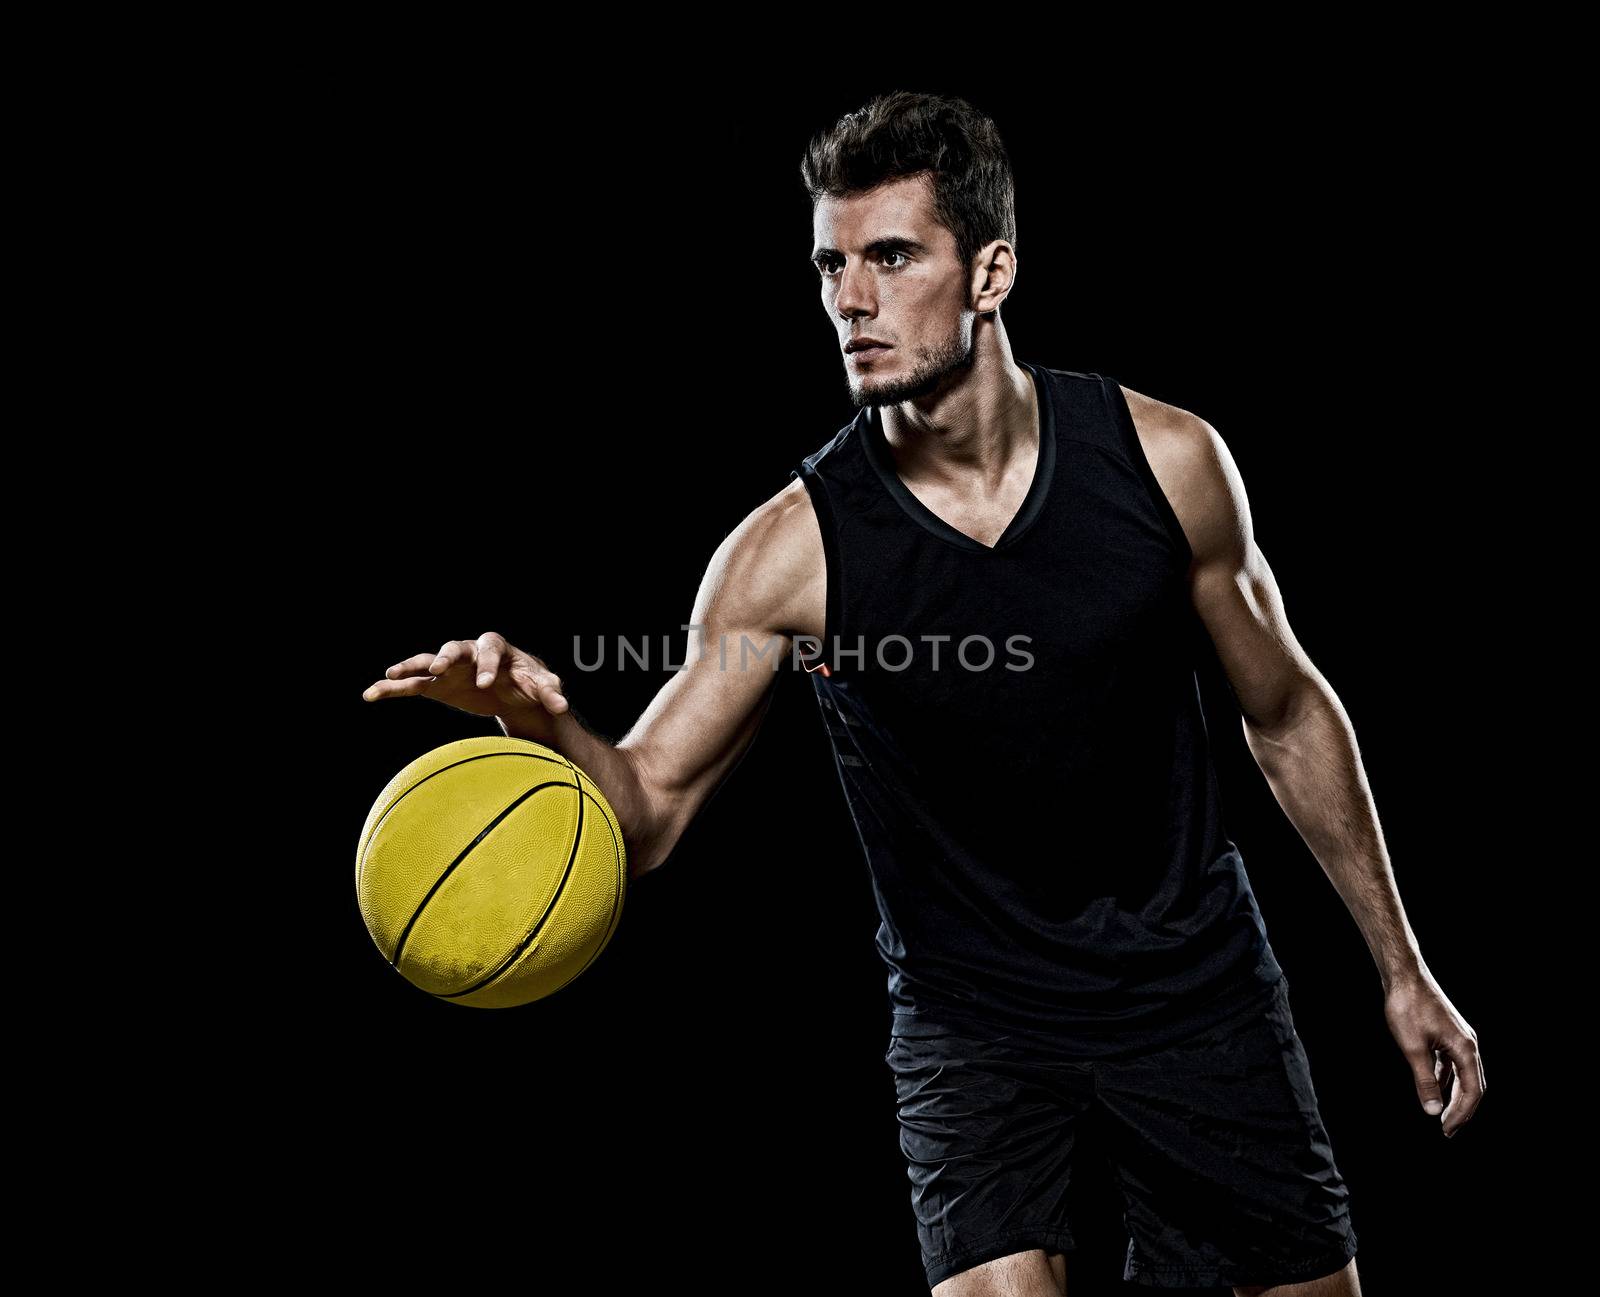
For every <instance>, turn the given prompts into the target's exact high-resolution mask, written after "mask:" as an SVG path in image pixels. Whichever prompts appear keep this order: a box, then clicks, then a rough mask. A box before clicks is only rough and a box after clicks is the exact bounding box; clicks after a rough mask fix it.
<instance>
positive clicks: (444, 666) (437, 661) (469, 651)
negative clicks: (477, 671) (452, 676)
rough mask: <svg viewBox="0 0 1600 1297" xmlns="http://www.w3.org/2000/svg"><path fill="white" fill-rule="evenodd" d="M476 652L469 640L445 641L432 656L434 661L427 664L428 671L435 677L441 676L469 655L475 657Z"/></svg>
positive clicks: (475, 646) (474, 646)
mask: <svg viewBox="0 0 1600 1297" xmlns="http://www.w3.org/2000/svg"><path fill="white" fill-rule="evenodd" d="M476 652H477V645H475V644H474V643H473V642H472V641H471V640H464V639H447V640H446V641H445V642H444V643H443V645H441V646H440V648H439V651H438V653H436V654H435V655H434V659H433V661H432V663H430V664H429V666H428V670H430V671H432V672H433V674H434V675H436V676H442V675H443V674H444V673H445V672H446V671H448V670H449V669H450V668H451V667H453V666H455V664H456V663H457V662H460V661H462V660H463V659H464V658H466V657H468V656H469V655H475V654H476Z"/></svg>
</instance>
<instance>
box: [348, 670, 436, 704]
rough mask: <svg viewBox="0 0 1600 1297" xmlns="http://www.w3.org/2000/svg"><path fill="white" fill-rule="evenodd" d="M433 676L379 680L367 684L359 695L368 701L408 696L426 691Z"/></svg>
mask: <svg viewBox="0 0 1600 1297" xmlns="http://www.w3.org/2000/svg"><path fill="white" fill-rule="evenodd" d="M436 678H437V677H435V676H407V677H406V678H405V679H404V680H379V681H378V682H377V683H375V684H370V685H368V686H367V689H366V692H365V693H363V694H362V695H361V696H362V697H363V698H364V699H366V700H367V701H368V702H369V703H373V702H378V701H379V700H381V699H384V698H408V697H410V696H411V695H413V694H423V693H427V692H428V691H429V690H430V689H431V688H432V687H433V682H434V680H435V679H436Z"/></svg>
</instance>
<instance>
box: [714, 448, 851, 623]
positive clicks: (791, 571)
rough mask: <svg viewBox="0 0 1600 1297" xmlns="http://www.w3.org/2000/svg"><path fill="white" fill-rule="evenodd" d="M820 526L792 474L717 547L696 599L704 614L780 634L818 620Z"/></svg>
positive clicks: (821, 573)
mask: <svg viewBox="0 0 1600 1297" xmlns="http://www.w3.org/2000/svg"><path fill="white" fill-rule="evenodd" d="M824 564H825V556H824V554H823V548H822V531H821V527H820V524H819V522H818V520H817V517H816V513H815V511H814V509H813V507H812V503H811V498H810V494H809V492H808V491H807V489H806V486H805V483H804V482H803V481H802V480H801V479H800V478H798V477H796V478H792V479H790V481H789V482H788V484H787V485H785V486H784V487H783V488H782V489H780V490H778V491H776V492H774V493H773V494H772V495H771V496H769V497H768V498H767V499H766V500H764V501H762V503H760V504H759V505H757V506H756V507H755V508H754V509H752V510H751V511H750V512H749V513H748V514H746V515H745V517H744V518H743V519H742V520H741V521H740V522H739V524H738V525H737V526H736V527H734V529H733V530H732V531H731V532H729V533H728V535H727V536H726V537H725V538H724V539H723V541H722V543H721V544H720V545H718V546H717V550H716V553H715V554H714V555H713V556H712V559H711V563H710V565H709V566H708V568H707V570H706V579H705V583H704V586H703V588H702V591H701V601H700V603H699V604H697V618H696V619H697V620H699V612H700V611H701V610H702V609H703V611H704V612H705V614H706V615H707V616H708V617H713V618H715V619H716V620H719V621H725V622H728V623H734V624H738V625H741V626H755V627H760V628H761V629H764V630H774V631H780V632H783V633H786V634H789V633H794V632H795V631H800V632H802V633H805V634H811V633H813V629H812V628H813V627H814V626H818V625H820V622H821V611H820V610H821V607H822V603H821V600H822V596H823V593H824V590H825V587H824V585H823V582H824V581H825V579H826V570H825V566H824Z"/></svg>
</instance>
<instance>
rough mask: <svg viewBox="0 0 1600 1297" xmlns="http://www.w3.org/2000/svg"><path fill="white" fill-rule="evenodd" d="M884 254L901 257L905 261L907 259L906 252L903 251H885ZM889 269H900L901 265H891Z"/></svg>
mask: <svg viewBox="0 0 1600 1297" xmlns="http://www.w3.org/2000/svg"><path fill="white" fill-rule="evenodd" d="M883 255H884V256H885V257H899V258H900V259H901V261H902V262H904V261H905V260H906V254H905V253H903V252H885V253H884V254H883ZM889 269H890V270H899V269H900V267H899V266H890V267H889Z"/></svg>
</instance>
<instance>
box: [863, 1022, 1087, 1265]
mask: <svg viewBox="0 0 1600 1297" xmlns="http://www.w3.org/2000/svg"><path fill="white" fill-rule="evenodd" d="M885 1057H886V1060H887V1062H888V1064H889V1067H890V1070H891V1071H892V1072H893V1073H894V1083H895V1107H896V1113H897V1116H898V1121H899V1131H900V1150H901V1153H902V1154H903V1155H904V1157H905V1162H906V1169H907V1174H908V1175H909V1177H910V1181H911V1205H912V1209H913V1212H914V1214H915V1217H916V1226H917V1241H918V1245H919V1247H920V1249H921V1252H922V1262H923V1268H924V1270H925V1271H926V1273H927V1277H928V1285H929V1287H930V1288H932V1287H934V1286H935V1285H937V1284H939V1283H941V1282H943V1281H944V1280H946V1279H948V1278H950V1277H951V1276H952V1275H955V1274H959V1273H961V1272H962V1271H964V1270H968V1269H971V1268H972V1267H975V1266H978V1265H980V1264H982V1263H984V1262H987V1261H992V1260H994V1259H996V1258H999V1257H1003V1256H1008V1255H1010V1254H1012V1253H1017V1252H1023V1251H1028V1250H1031V1249H1034V1248H1038V1249H1041V1250H1042V1251H1044V1252H1045V1253H1047V1254H1049V1253H1060V1252H1065V1251H1067V1250H1069V1249H1070V1248H1071V1247H1072V1246H1073V1241H1072V1235H1071V1232H1070V1230H1069V1228H1068V1225H1067V1221H1066V1192H1067V1184H1068V1180H1069V1177H1070V1173H1071V1159H1072V1153H1073V1148H1074V1145H1075V1143H1076V1138H1077V1127H1078V1122H1079V1120H1080V1119H1081V1117H1082V1116H1083V1114H1084V1112H1085V1111H1086V1110H1087V1108H1088V1106H1089V1103H1090V1101H1091V1099H1092V1095H1093V1080H1092V1077H1091V1075H1090V1072H1089V1070H1088V1069H1087V1068H1082V1069H1075V1068H1070V1067H1069V1068H1063V1067H1061V1065H1060V1064H1054V1065H1050V1064H1047V1063H1046V1062H1045V1061H1044V1060H1042V1059H1040V1058H1038V1057H1036V1056H1035V1055H1034V1054H1033V1053H1032V1052H1031V1051H1030V1050H1029V1049H1028V1048H1027V1047H1026V1046H1024V1045H1022V1044H1019V1043H1016V1042H1014V1041H1011V1040H1009V1039H1001V1040H998V1041H991V1040H982V1039H978V1038H976V1037H973V1036H966V1035H959V1034H955V1033H945V1034H942V1035H938V1036H898V1035H897V1036H895V1037H894V1038H893V1039H892V1040H891V1042H890V1046H889V1052H888V1054H887V1055H886V1056H885Z"/></svg>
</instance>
